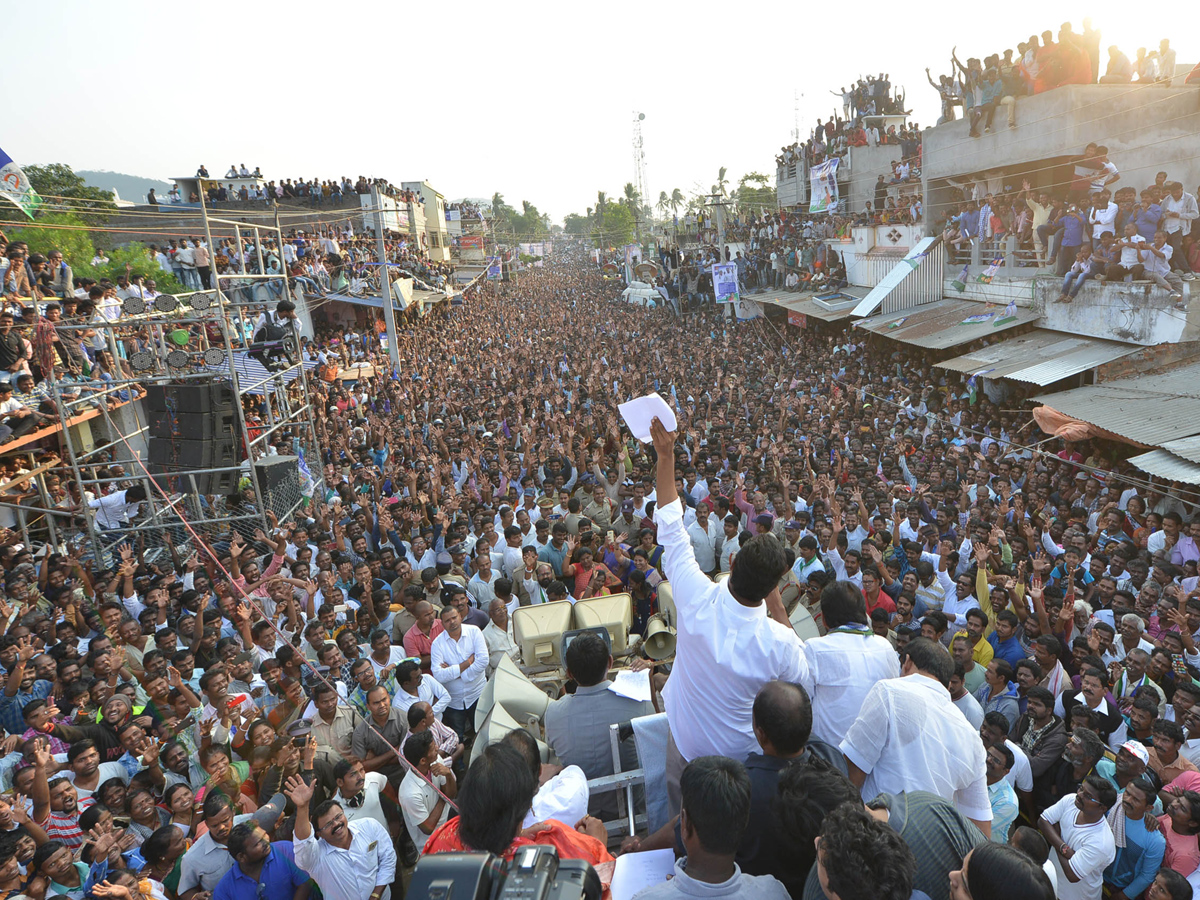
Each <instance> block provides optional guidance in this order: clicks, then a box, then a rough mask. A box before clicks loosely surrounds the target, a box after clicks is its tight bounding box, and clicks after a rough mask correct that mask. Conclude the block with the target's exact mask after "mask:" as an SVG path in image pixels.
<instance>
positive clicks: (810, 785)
mask: <svg viewBox="0 0 1200 900" xmlns="http://www.w3.org/2000/svg"><path fill="white" fill-rule="evenodd" d="M850 801H853V802H855V803H859V804H861V803H862V796H861V794H860V793H859V790H858V788H856V787H855V786H854V785H853V784H852V783H851V782H850V779H849V778H847V777H846V776H845V775H843V774H842V773H841V772H839V771H838V770H837V769H835V768H834V767H833V766H831V765H830V764H829V763H828V762H826V761H825V760H824V759H822V758H821V757H818V756H813V755H812V754H807V755H806V756H804V757H802V758H801V759H799V760H796V761H794V762H792V763H790V764H789V765H788V766H787V767H786V768H785V769H784V770H783V771H782V772H781V773H780V775H779V788H778V793H777V794H776V796H775V799H774V800H772V802H771V805H772V809H773V810H774V812H775V815H776V816H778V817H779V825H780V829H781V836H782V838H783V839H784V840H786V841H787V842H788V843H789V844H790V845H791V846H792V847H793V848H795V853H796V855H797V857H798V859H797V865H801V866H802V867H803V869H805V870H807V869H809V868H811V866H812V861H813V854H814V852H815V851H814V849H813V839H814V838H815V837H816V836H817V835H818V834H819V833H820V831H821V823H822V822H823V821H824V820H825V816H826V814H828V812H829V811H830V810H831V809H833V808H834V807H836V806H839V805H840V804H842V803H847V802H850Z"/></svg>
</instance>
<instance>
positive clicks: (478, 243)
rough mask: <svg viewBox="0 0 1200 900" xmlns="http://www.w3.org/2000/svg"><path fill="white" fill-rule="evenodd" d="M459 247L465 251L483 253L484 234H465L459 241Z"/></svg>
mask: <svg viewBox="0 0 1200 900" xmlns="http://www.w3.org/2000/svg"><path fill="white" fill-rule="evenodd" d="M458 246H459V247H461V248H462V249H464V250H478V251H480V252H481V253H482V252H483V235H482V234H464V235H463V236H462V237H460V238H459V239H458Z"/></svg>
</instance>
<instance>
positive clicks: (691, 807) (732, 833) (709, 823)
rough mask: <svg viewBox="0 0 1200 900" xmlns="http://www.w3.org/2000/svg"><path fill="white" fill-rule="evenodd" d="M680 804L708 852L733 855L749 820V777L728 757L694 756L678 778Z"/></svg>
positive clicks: (742, 768) (744, 768) (744, 769)
mask: <svg viewBox="0 0 1200 900" xmlns="http://www.w3.org/2000/svg"><path fill="white" fill-rule="evenodd" d="M679 793H680V806H681V810H682V814H684V815H686V816H687V820H688V824H689V825H690V826H691V827H692V828H693V829H695V831H696V837H697V838H698V839H699V841H700V846H702V847H703V848H704V849H705V850H706V851H707V852H709V853H714V854H717V855H720V856H730V857H732V856H733V854H734V853H736V852H737V848H738V845H739V844H740V843H741V842H742V833H743V832H744V831H745V830H746V823H747V822H748V821H749V819H750V776H749V775H747V774H746V767H745V766H743V765H742V764H741V763H740V762H737V761H736V760H732V759H730V758H729V757H727V756H701V757H698V758H696V759H693V760H692V761H691V762H690V763H688V764H687V768H685V769H684V770H683V775H682V776H681V777H680V779H679Z"/></svg>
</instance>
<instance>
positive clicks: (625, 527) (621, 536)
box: [612, 500, 642, 541]
mask: <svg viewBox="0 0 1200 900" xmlns="http://www.w3.org/2000/svg"><path fill="white" fill-rule="evenodd" d="M641 524H642V517H641V516H638V515H637V514H636V506H635V504H634V502H633V501H632V500H624V501H622V503H621V514H620V515H619V516H617V517H616V519H614V520H613V523H612V530H613V533H614V534H615V535H616V538H617V540H618V541H628V540H629V536H630V535H631V534H636V533H637V532H638V530H639V528H640V527H641Z"/></svg>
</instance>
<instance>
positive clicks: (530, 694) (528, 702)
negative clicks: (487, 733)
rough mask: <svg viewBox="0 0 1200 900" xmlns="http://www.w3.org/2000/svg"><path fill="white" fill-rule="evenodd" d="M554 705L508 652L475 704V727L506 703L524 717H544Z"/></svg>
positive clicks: (478, 727)
mask: <svg viewBox="0 0 1200 900" xmlns="http://www.w3.org/2000/svg"><path fill="white" fill-rule="evenodd" d="M549 705H550V698H549V697H548V696H547V695H546V692H545V691H543V690H541V689H540V688H539V687H538V686H537V685H536V684H534V683H533V682H532V681H530V680H529V679H528V678H527V677H526V676H525V673H524V672H522V671H521V670H520V668H518V667H517V664H516V663H515V662H513V661H512V658H511V657H510V656H509V655H508V654H507V653H506V654H504V656H503V657H502V658H501V659H500V663H499V664H498V665H497V666H496V671H495V672H493V673H492V677H491V678H489V679H488V681H487V684H485V685H484V686H483V693H482V694H480V696H479V703H478V704H476V706H475V729H476V730H477V731H478V730H479V729H481V728H482V727H483V722H484V720H485V719H486V718H487V715H488V713H490V712H491V711H492V709H493V708H494V707H496V706H502V707H504V709H505V710H506V711H507V712H508V713H509V715H511V716H515V717H516V718H517V719H518V720H520V721H525V720H526V719H529V718H532V719H541V718H542V716H543V715H545V713H546V707H547V706H549Z"/></svg>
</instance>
